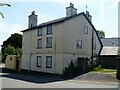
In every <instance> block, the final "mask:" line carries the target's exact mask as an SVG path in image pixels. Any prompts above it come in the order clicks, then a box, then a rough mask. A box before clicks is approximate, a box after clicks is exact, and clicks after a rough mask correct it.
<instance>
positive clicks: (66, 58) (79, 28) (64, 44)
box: [21, 3, 102, 74]
mask: <svg viewBox="0 0 120 90" xmlns="http://www.w3.org/2000/svg"><path fill="white" fill-rule="evenodd" d="M22 32H23V41H22V62H21V69H24V70H28V71H38V72H47V73H54V74H63V71H64V70H65V68H68V65H69V63H70V62H71V60H72V61H73V62H75V61H77V60H78V61H79V62H80V61H81V60H83V58H88V61H87V64H88V65H90V64H91V62H92V63H93V62H94V64H95V63H96V62H97V61H96V60H97V58H98V56H99V55H100V52H101V49H102V43H101V41H100V39H99V37H98V34H97V32H96V29H95V27H94V26H93V24H92V16H91V15H90V14H89V12H88V11H86V14H85V13H84V12H82V13H79V14H77V9H76V8H75V7H74V4H72V3H70V6H69V7H66V16H65V17H63V18H59V19H56V20H52V21H49V22H45V23H41V24H39V25H37V15H35V11H33V12H32V14H31V15H30V16H29V24H28V29H26V30H23V31H22Z"/></svg>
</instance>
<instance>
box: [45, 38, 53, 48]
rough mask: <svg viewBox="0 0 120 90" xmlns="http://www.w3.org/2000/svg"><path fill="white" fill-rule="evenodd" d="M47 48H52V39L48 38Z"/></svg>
mask: <svg viewBox="0 0 120 90" xmlns="http://www.w3.org/2000/svg"><path fill="white" fill-rule="evenodd" d="M46 48H52V37H47V38H46Z"/></svg>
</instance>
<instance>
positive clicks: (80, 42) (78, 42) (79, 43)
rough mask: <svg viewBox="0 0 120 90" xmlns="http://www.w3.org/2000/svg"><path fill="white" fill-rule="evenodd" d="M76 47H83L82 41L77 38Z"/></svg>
mask: <svg viewBox="0 0 120 90" xmlns="http://www.w3.org/2000/svg"><path fill="white" fill-rule="evenodd" d="M76 47H77V48H82V41H80V40H77V44H76Z"/></svg>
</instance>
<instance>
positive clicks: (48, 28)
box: [47, 25, 52, 35]
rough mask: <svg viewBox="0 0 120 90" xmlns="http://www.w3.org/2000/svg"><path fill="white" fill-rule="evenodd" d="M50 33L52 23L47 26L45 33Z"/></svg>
mask: <svg viewBox="0 0 120 90" xmlns="http://www.w3.org/2000/svg"><path fill="white" fill-rule="evenodd" d="M48 34H52V25H48V26H47V35H48Z"/></svg>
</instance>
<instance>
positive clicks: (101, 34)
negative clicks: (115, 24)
mask: <svg viewBox="0 0 120 90" xmlns="http://www.w3.org/2000/svg"><path fill="white" fill-rule="evenodd" d="M97 33H98V35H99V37H100V38H105V32H104V31H103V30H97Z"/></svg>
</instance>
